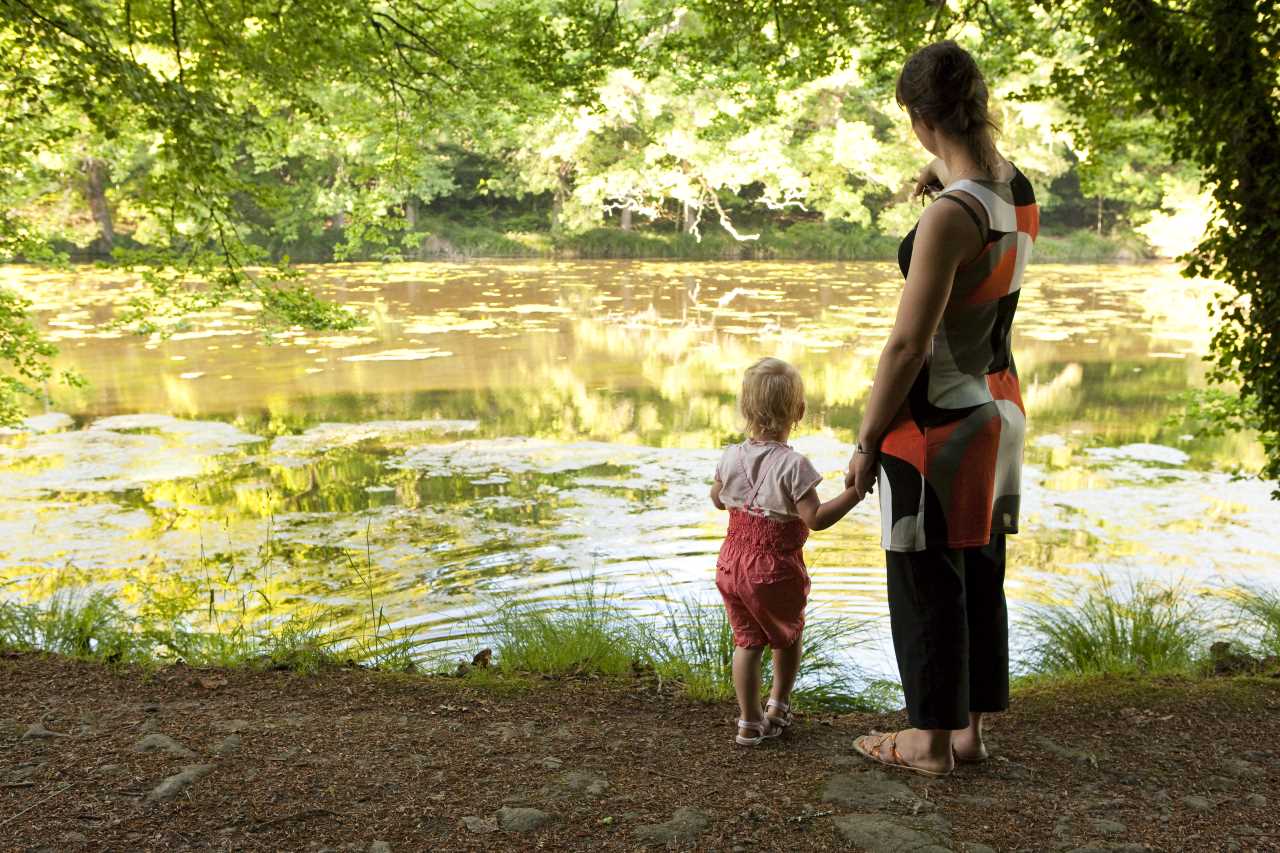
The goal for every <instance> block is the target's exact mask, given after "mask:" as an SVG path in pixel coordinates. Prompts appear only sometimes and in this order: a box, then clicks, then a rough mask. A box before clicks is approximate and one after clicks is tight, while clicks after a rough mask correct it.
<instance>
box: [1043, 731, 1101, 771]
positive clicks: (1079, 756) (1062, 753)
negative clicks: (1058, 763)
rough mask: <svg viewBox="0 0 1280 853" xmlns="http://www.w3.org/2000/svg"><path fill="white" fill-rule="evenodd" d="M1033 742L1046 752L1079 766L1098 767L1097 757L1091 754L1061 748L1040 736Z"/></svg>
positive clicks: (1055, 742) (1058, 744) (1080, 750)
mask: <svg viewBox="0 0 1280 853" xmlns="http://www.w3.org/2000/svg"><path fill="white" fill-rule="evenodd" d="M1035 740H1036V742H1037V743H1039V744H1040V746H1042V747H1043V748H1044V749H1045V751H1046V752H1049V753H1051V754H1053V755H1056V756H1058V757H1059V758H1070V759H1071V760H1072V761H1079V762H1080V763H1081V764H1088V765H1090V766H1092V767H1097V766H1098V756H1097V755H1096V754H1095V753H1093V752H1089V751H1087V750H1083V749H1075V748H1073V747H1069V746H1063V745H1062V744H1060V743H1058V742H1057V741H1055V740H1054V739H1052V738H1049V737H1045V736H1044V735H1040V736H1039V737H1037V738H1036V739H1035Z"/></svg>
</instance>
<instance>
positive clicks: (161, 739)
mask: <svg viewBox="0 0 1280 853" xmlns="http://www.w3.org/2000/svg"><path fill="white" fill-rule="evenodd" d="M133 751H134V752H164V753H167V754H169V755H172V756H174V757H175V758H195V757H196V754H195V753H194V752H192V751H191V750H189V749H187V748H186V747H185V746H183V745H182V744H180V743H178V742H177V741H176V740H174V739H173V738H171V737H169V736H168V735H162V734H159V733H153V734H149V735H147V736H145V737H144V738H143V739H142V740H140V741H138V743H137V745H136V746H134V748H133Z"/></svg>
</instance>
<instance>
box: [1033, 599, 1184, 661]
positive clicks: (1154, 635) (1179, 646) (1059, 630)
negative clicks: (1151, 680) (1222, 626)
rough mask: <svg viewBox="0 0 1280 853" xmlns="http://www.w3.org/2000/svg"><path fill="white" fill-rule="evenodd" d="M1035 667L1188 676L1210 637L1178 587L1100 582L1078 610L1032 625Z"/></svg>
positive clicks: (1045, 610) (1041, 616)
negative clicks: (1120, 588)
mask: <svg viewBox="0 0 1280 853" xmlns="http://www.w3.org/2000/svg"><path fill="white" fill-rule="evenodd" d="M1028 623H1029V627H1030V630H1031V631H1032V632H1033V634H1034V635H1035V638H1036V640H1035V643H1034V646H1033V649H1032V655H1033V659H1034V668H1035V670H1036V671H1037V672H1039V673H1042V674H1047V675H1063V674H1076V675H1095V674H1122V673H1153V674H1163V673H1168V674H1174V673H1190V672H1192V671H1193V670H1194V669H1195V665H1196V663H1197V660H1198V656H1199V654H1200V652H1201V651H1202V649H1203V647H1204V643H1205V639H1206V637H1207V635H1208V632H1207V629H1206V627H1205V622H1204V618H1203V614H1202V611H1201V608H1200V607H1199V606H1198V604H1197V603H1196V602H1194V601H1192V600H1191V599H1190V598H1189V597H1188V596H1187V594H1186V592H1185V590H1184V589H1182V588H1181V587H1179V586H1174V587H1163V586H1158V585H1156V584H1153V583H1150V582H1139V581H1130V582H1129V583H1128V586H1127V589H1125V590H1124V591H1123V593H1122V594H1118V592H1117V590H1116V588H1115V586H1114V583H1113V582H1112V581H1111V580H1109V579H1107V578H1106V577H1099V578H1098V579H1097V580H1095V582H1094V584H1093V586H1092V587H1091V588H1089V590H1088V592H1087V594H1086V597H1085V600H1084V602H1083V603H1081V604H1080V605H1079V606H1077V607H1059V606H1047V605H1046V606H1042V607H1040V608H1038V609H1036V610H1035V611H1034V612H1033V613H1032V614H1031V616H1030V618H1029V619H1028Z"/></svg>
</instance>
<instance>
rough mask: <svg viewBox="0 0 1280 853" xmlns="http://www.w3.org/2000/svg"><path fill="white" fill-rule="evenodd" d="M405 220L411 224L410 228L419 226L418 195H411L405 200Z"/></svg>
mask: <svg viewBox="0 0 1280 853" xmlns="http://www.w3.org/2000/svg"><path fill="white" fill-rule="evenodd" d="M404 221H405V224H407V225H408V226H409V230H410V231H412V230H413V229H415V228H417V227H418V197H417V196H413V195H411V196H409V197H408V198H407V199H405V200H404Z"/></svg>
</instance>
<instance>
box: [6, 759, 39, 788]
mask: <svg viewBox="0 0 1280 853" xmlns="http://www.w3.org/2000/svg"><path fill="white" fill-rule="evenodd" d="M42 769H44V764H43V763H41V764H19V765H18V766H17V767H15V768H14V769H13V770H11V771H9V781H10V782H16V783H18V784H21V783H23V782H30V781H31V780H32V779H34V778H36V776H38V775H39V774H40V771H41V770H42Z"/></svg>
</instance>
